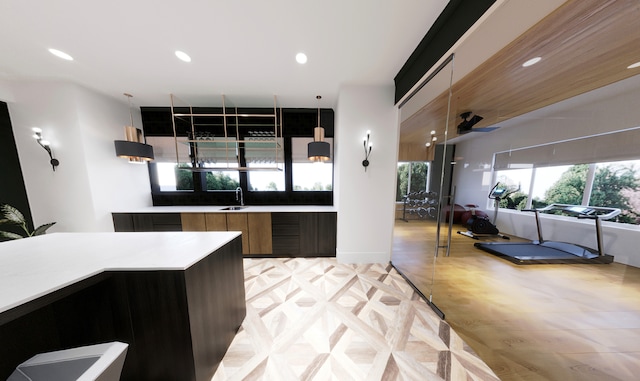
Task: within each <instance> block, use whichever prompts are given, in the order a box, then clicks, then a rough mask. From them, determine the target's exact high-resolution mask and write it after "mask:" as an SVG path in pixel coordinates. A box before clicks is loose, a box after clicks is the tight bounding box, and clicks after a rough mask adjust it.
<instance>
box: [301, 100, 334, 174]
mask: <svg viewBox="0 0 640 381" xmlns="http://www.w3.org/2000/svg"><path fill="white" fill-rule="evenodd" d="M316 99H317V100H318V126H317V127H316V128H314V129H313V141H312V142H311V143H309V144H308V145H307V157H308V158H309V160H311V161H314V162H323V161H327V160H329V155H330V153H331V146H330V145H329V143H327V142H325V141H324V128H323V127H321V126H320V99H322V97H321V96H320V95H318V96H316Z"/></svg>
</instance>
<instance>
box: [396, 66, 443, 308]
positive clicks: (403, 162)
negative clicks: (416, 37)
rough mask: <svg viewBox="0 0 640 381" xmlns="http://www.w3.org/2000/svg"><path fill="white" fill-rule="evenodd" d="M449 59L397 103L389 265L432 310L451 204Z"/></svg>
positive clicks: (435, 299) (435, 300) (435, 298)
mask: <svg viewBox="0 0 640 381" xmlns="http://www.w3.org/2000/svg"><path fill="white" fill-rule="evenodd" d="M453 59H454V57H453V55H451V56H450V57H448V58H447V59H446V60H445V61H444V62H443V63H442V64H441V65H440V66H438V67H437V68H435V69H434V70H433V71H432V72H431V74H429V75H428V76H427V78H426V79H425V80H424V81H423V82H422V83H421V84H420V85H419V86H418V88H417V89H416V90H415V91H414V92H413V93H412V94H409V96H408V97H407V99H406V100H403V101H401V103H400V105H399V107H400V115H401V125H400V129H401V133H400V135H401V139H400V149H399V155H398V156H399V157H398V173H397V194H396V200H395V202H396V220H395V225H394V226H395V227H394V237H393V248H392V255H391V261H392V264H393V265H394V266H395V267H396V268H397V269H398V270H399V271H400V272H401V273H402V274H403V275H404V276H406V277H407V278H408V279H409V280H410V281H411V282H412V283H413V284H414V285H415V286H416V288H417V289H418V290H419V291H420V292H421V293H422V294H423V295H424V297H425V299H427V300H429V302H430V303H431V306H432V308H433V309H434V311H436V312H437V313H438V314H439V315H440V316H441V317H444V315H443V314H442V312H441V311H440V310H439V309H438V308H437V306H436V303H437V295H435V290H436V288H435V286H436V284H435V280H436V279H437V274H436V273H437V266H438V259H439V258H440V257H443V256H446V255H448V252H449V250H448V248H449V245H450V233H451V231H450V226H449V222H448V214H449V213H448V211H449V204H451V203H452V201H453V200H452V197H453V196H452V193H453V192H452V189H451V186H450V184H451V170H452V160H453V147H451V146H449V145H448V144H447V143H448V142H447V140H448V133H449V128H450V124H453V123H454V122H455V118H453V117H452V112H451V81H452V77H453Z"/></svg>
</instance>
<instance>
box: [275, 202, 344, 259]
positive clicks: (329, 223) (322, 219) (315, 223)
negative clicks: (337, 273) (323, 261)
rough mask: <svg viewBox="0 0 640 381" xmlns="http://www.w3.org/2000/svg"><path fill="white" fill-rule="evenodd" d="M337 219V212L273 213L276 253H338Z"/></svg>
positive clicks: (284, 254) (290, 254) (310, 254)
mask: <svg viewBox="0 0 640 381" xmlns="http://www.w3.org/2000/svg"><path fill="white" fill-rule="evenodd" d="M336 220H337V217H336V213H335V212H312V213H310V212H291V213H272V214H271V224H272V227H271V230H272V232H273V233H272V234H273V237H272V242H273V254H274V255H281V256H295V257H317V256H335V255H336V234H337V231H336V230H337V228H336V225H337V222H336Z"/></svg>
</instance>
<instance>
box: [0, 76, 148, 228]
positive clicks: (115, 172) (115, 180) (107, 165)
mask: <svg viewBox="0 0 640 381" xmlns="http://www.w3.org/2000/svg"><path fill="white" fill-rule="evenodd" d="M11 91H12V95H13V100H12V101H10V102H8V106H9V114H10V117H11V123H12V125H13V131H14V135H15V139H16V145H17V148H18V155H19V158H20V164H21V167H22V172H23V176H24V180H25V186H26V189H27V197H28V199H29V205H30V207H31V212H32V214H33V219H34V224H35V225H40V224H43V223H46V222H53V221H55V222H56V225H55V226H54V227H52V228H51V229H50V231H51V232H55V231H59V232H89V231H113V223H112V220H111V215H110V212H111V211H114V210H121V209H126V208H128V207H129V208H132V209H133V208H137V207H141V206H150V205H151V196H150V187H149V180H148V172H147V167H146V165H131V164H128V162H127V161H126V160H124V159H120V158H117V157H116V156H115V148H114V144H113V141H114V140H117V139H123V137H124V132H123V127H124V125H125V124H129V109H128V105H127V103H126V100H124V99H125V98H124V96H123V100H122V101H120V100H116V99H114V98H109V97H106V96H103V95H100V94H98V93H95V92H93V91H91V90H88V89H86V88H83V87H79V86H77V85H73V84H69V83H63V82H19V83H18V82H14V83H11ZM134 124H137V125H138V126H141V121H140V112H139V110H136V112H135V114H134ZM32 127H40V128H41V129H42V131H43V136H44V138H45V139H47V140H49V141H50V142H51V148H52V150H53V153H54V157H56V158H57V159H58V160H60V165H59V166H58V167H57V168H56V171H55V172H54V171H53V170H52V168H51V165H49V157H48V154H47V153H46V151H45V150H44V149H42V148H41V147H40V146H39V145H38V144H37V143H36V142H35V140H34V139H33V138H32V135H33V132H32V131H31V128H32Z"/></svg>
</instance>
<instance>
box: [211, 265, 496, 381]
mask: <svg viewBox="0 0 640 381" xmlns="http://www.w3.org/2000/svg"><path fill="white" fill-rule="evenodd" d="M244 273H245V292H246V299H247V316H246V318H245V320H244V322H243V324H242V327H241V328H240V330H239V331H238V334H237V335H236V337H235V339H234V340H233V342H232V343H231V346H230V347H229V350H228V351H227V353H226V355H225V357H224V359H223V360H222V363H221V364H220V366H219V367H218V370H217V371H216V374H215V375H214V377H213V378H212V381H224V380H278V381H279V380H339V381H343V380H367V381H369V380H390V381H391V380H447V381H449V380H451V381H457V380H476V381H480V380H498V378H497V377H496V376H495V374H494V373H493V372H492V371H491V370H490V369H489V367H488V366H487V365H486V364H485V363H484V362H483V361H482V360H480V359H479V358H478V357H477V356H476V355H475V353H473V351H472V350H471V349H470V348H469V347H468V346H467V345H466V344H465V343H464V342H463V341H462V340H461V339H460V337H459V336H458V335H456V333H455V332H454V331H453V330H452V329H451V328H450V327H449V325H448V324H447V323H446V322H445V321H443V320H441V319H440V318H439V317H438V316H437V315H436V314H435V313H434V312H433V311H432V310H431V308H430V307H429V306H428V305H427V304H426V303H425V302H424V301H423V300H422V299H421V298H420V297H419V296H418V294H416V293H415V291H414V290H413V288H412V287H411V286H410V285H409V284H408V283H407V282H406V281H405V280H404V278H403V277H402V276H401V275H400V274H398V272H397V271H396V270H395V269H394V268H393V267H392V266H391V265H381V264H362V265H355V264H339V263H337V261H336V259H335V258H259V259H248V258H247V259H244Z"/></svg>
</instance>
